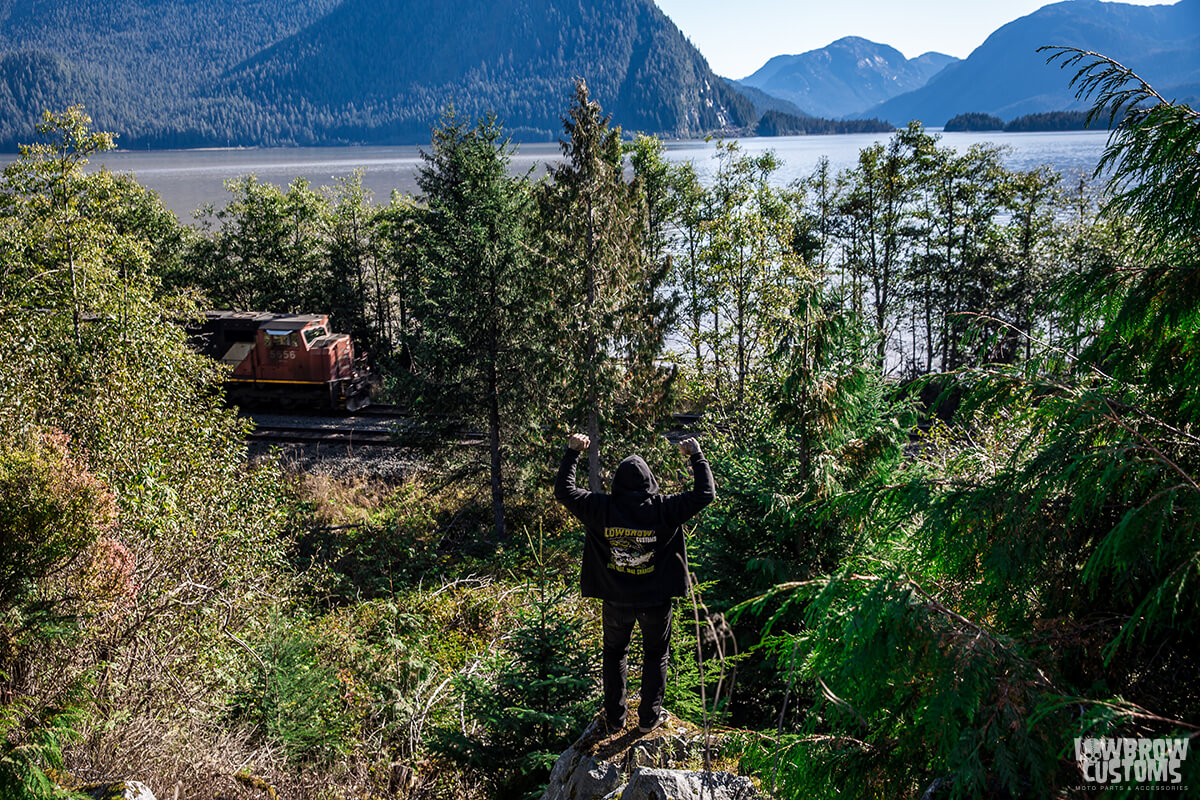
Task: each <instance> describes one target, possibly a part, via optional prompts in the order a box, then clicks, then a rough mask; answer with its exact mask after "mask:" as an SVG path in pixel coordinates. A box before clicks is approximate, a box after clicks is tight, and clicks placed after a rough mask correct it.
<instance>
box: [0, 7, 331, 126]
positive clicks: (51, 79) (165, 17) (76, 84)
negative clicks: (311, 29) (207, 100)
mask: <svg viewBox="0 0 1200 800" xmlns="http://www.w3.org/2000/svg"><path fill="white" fill-rule="evenodd" d="M339 2H340V0H236V2H230V0H110V1H109V2H100V1H99V0H7V2H0V142H2V143H4V144H6V145H10V146H11V142H12V139H13V137H14V136H18V137H20V138H22V140H28V138H29V136H30V135H31V133H32V125H33V122H34V120H35V119H36V117H37V116H38V115H40V114H41V113H42V111H44V110H46V109H48V108H56V109H57V108H63V107H65V106H67V105H70V104H72V103H80V102H82V103H84V104H86V105H87V108H88V111H89V113H90V114H91V115H92V117H93V118H94V119H95V120H96V123H97V125H99V126H101V127H103V128H107V129H110V130H117V131H119V132H121V133H122V134H123V135H124V139H126V141H123V142H122V144H128V143H129V142H128V141H127V140H128V139H129V138H130V137H138V136H142V135H145V134H146V133H147V132H149V131H153V130H156V129H158V128H160V127H162V126H164V125H169V124H171V121H172V120H178V119H179V114H180V112H181V109H182V107H183V106H184V104H185V103H186V101H188V100H189V99H190V98H192V97H194V96H195V95H196V93H197V91H198V89H199V87H201V86H203V85H205V84H211V83H212V82H214V81H216V80H217V79H218V78H219V77H220V76H221V75H222V74H223V73H224V72H225V71H226V70H228V69H229V68H230V67H232V66H234V65H235V64H237V63H239V62H241V61H243V60H244V59H246V58H249V57H250V56H252V55H253V54H254V53H257V52H259V51H260V50H262V49H263V48H264V47H267V46H269V45H270V44H272V43H273V42H276V41H278V40H280V39H281V38H284V37H286V36H289V35H291V34H294V33H296V32H297V31H299V30H301V29H303V28H304V27H305V26H307V25H308V24H310V23H312V22H313V21H314V20H316V19H318V18H320V17H321V16H322V15H324V14H327V13H328V12H329V11H330V10H332V9H333V8H334V7H335V6H336V5H337V4H338V3H339ZM188 124H189V126H190V127H192V128H194V129H196V130H197V131H204V130H206V129H211V128H212V127H213V126H214V124H219V123H217V121H216V120H204V119H192V120H189V121H188ZM220 143H222V144H223V143H224V142H223V141H222V142H220Z"/></svg>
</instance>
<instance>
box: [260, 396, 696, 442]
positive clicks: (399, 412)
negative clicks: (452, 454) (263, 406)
mask: <svg viewBox="0 0 1200 800" xmlns="http://www.w3.org/2000/svg"><path fill="white" fill-rule="evenodd" d="M412 417H413V415H412V413H411V412H410V411H408V410H406V409H403V408H400V407H399V406H393V405H372V406H367V407H366V408H363V409H360V410H358V411H356V412H354V414H352V415H349V416H333V417H331V416H326V415H320V416H309V415H295V416H283V417H274V418H272V419H271V421H260V422H256V423H255V427H254V429H253V430H252V431H251V432H250V433H249V434H248V435H247V437H246V438H247V439H248V440H249V441H253V442H264V443H277V444H326V445H342V446H346V447H408V446H412V444H413V442H412V441H411V440H409V441H405V439H404V437H402V436H401V432H400V431H399V430H398V429H397V428H396V427H393V426H389V427H369V426H370V425H372V424H381V423H383V421H384V420H386V419H396V420H399V419H412ZM672 417H673V420H674V422H675V423H676V424H680V425H683V426H687V427H690V426H692V425H694V424H695V423H696V422H697V421H698V419H699V415H696V414H674V415H672ZM371 418H377V419H379V420H380V422H379V423H370V422H366V420H367V419H371ZM276 420H279V421H278V422H277V421H276ZM355 422H357V423H358V424H354V423H355ZM339 423H340V424H339ZM364 423H365V425H364ZM405 427H407V426H405ZM688 435H690V433H688V432H687V431H685V430H676V431H671V432H670V433H668V434H667V438H669V439H671V440H672V441H676V440H680V439H683V438H686V437H687V436H688ZM486 440H487V435H486V434H485V433H480V432H476V431H470V432H463V433H460V434H459V435H458V438H457V443H458V444H460V445H477V444H483V443H484V442H486Z"/></svg>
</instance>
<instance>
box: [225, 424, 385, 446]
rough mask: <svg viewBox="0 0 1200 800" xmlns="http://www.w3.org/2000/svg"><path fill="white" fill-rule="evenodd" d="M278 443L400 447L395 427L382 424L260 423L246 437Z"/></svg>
mask: <svg viewBox="0 0 1200 800" xmlns="http://www.w3.org/2000/svg"><path fill="white" fill-rule="evenodd" d="M246 438H247V439H249V440H250V441H254V442H278V443H280V444H337V445H346V446H348V447H403V446H404V445H403V443H402V442H401V441H400V439H399V438H398V437H397V435H396V432H395V431H390V430H385V429H381V428H316V427H297V426H288V425H259V426H257V427H256V428H255V429H254V430H253V431H251V432H250V434H249V435H248V436H247V437H246Z"/></svg>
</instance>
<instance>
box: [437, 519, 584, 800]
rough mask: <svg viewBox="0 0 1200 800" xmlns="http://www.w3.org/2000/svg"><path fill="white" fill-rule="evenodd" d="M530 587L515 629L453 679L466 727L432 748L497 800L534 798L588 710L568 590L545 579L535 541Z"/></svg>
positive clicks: (580, 642)
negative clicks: (481, 661) (474, 667)
mask: <svg viewBox="0 0 1200 800" xmlns="http://www.w3.org/2000/svg"><path fill="white" fill-rule="evenodd" d="M531 555H532V557H533V559H535V560H536V562H537V576H536V579H535V581H531V582H530V583H528V584H527V585H526V587H525V588H526V591H527V592H528V601H527V603H526V604H525V605H524V606H523V608H522V610H521V612H520V613H519V617H518V624H517V627H516V628H515V629H514V630H513V631H512V632H511V633H509V634H508V635H507V636H505V637H504V638H503V639H502V640H501V641H500V643H499V646H498V647H496V648H495V649H493V650H492V652H491V654H490V655H489V656H488V657H487V658H486V659H485V667H484V669H483V670H481V671H478V672H475V673H473V674H470V675H464V676H462V677H461V678H460V679H459V686H458V688H459V691H460V692H461V694H462V707H463V711H464V715H465V717H466V718H467V719H468V720H470V724H469V725H466V726H463V727H453V728H448V729H443V730H442V731H441V734H440V736H439V738H438V740H437V741H436V743H435V748H436V749H437V750H439V751H441V752H442V753H444V754H446V755H448V756H449V757H450V758H452V759H454V760H455V761H457V762H458V763H459V764H461V765H463V766H465V767H467V768H469V769H471V770H472V771H474V772H476V773H479V774H481V775H482V776H483V777H484V779H485V781H486V782H487V783H488V784H489V785H490V786H491V788H492V790H493V792H494V793H495V796H496V797H498V798H502V799H503V800H509V799H511V800H521V799H523V798H530V797H537V796H538V795H539V794H540V793H541V790H542V788H543V787H544V786H545V783H546V778H547V777H548V776H549V773H550V767H551V766H552V765H553V764H554V762H555V760H556V759H557V758H558V756H559V754H560V753H561V752H562V751H563V750H564V749H565V748H566V747H567V746H568V745H570V743H571V742H572V741H574V740H575V738H576V737H577V736H578V735H579V731H580V729H581V728H582V726H583V725H584V724H585V722H586V721H587V720H588V719H589V718H590V717H591V716H592V714H593V712H594V707H595V702H596V697H595V694H596V680H595V675H594V673H595V670H594V663H593V662H594V658H593V656H592V655H591V653H590V646H589V645H588V644H587V643H585V641H584V638H583V636H582V634H581V631H582V630H583V628H584V623H583V621H582V620H580V619H579V618H578V617H577V616H575V615H574V614H573V613H572V612H571V611H570V606H569V604H568V602H567V598H568V597H569V596H570V595H571V594H573V593H574V591H575V590H574V589H572V588H567V587H565V586H563V585H562V584H559V583H557V582H554V581H552V580H551V578H550V577H549V576H548V575H547V574H546V564H545V560H544V559H545V553H544V552H543V550H542V544H541V541H540V540H539V542H538V543H537V546H536V551H534V552H532V553H531Z"/></svg>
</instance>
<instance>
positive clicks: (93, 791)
mask: <svg viewBox="0 0 1200 800" xmlns="http://www.w3.org/2000/svg"><path fill="white" fill-rule="evenodd" d="M79 791H82V792H83V793H84V794H86V795H87V796H88V797H91V798H92V800H154V792H152V791H150V787H149V786H147V785H146V784H144V783H142V782H141V781H116V782H114V783H94V784H90V785H88V786H83V787H80V789H79Z"/></svg>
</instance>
